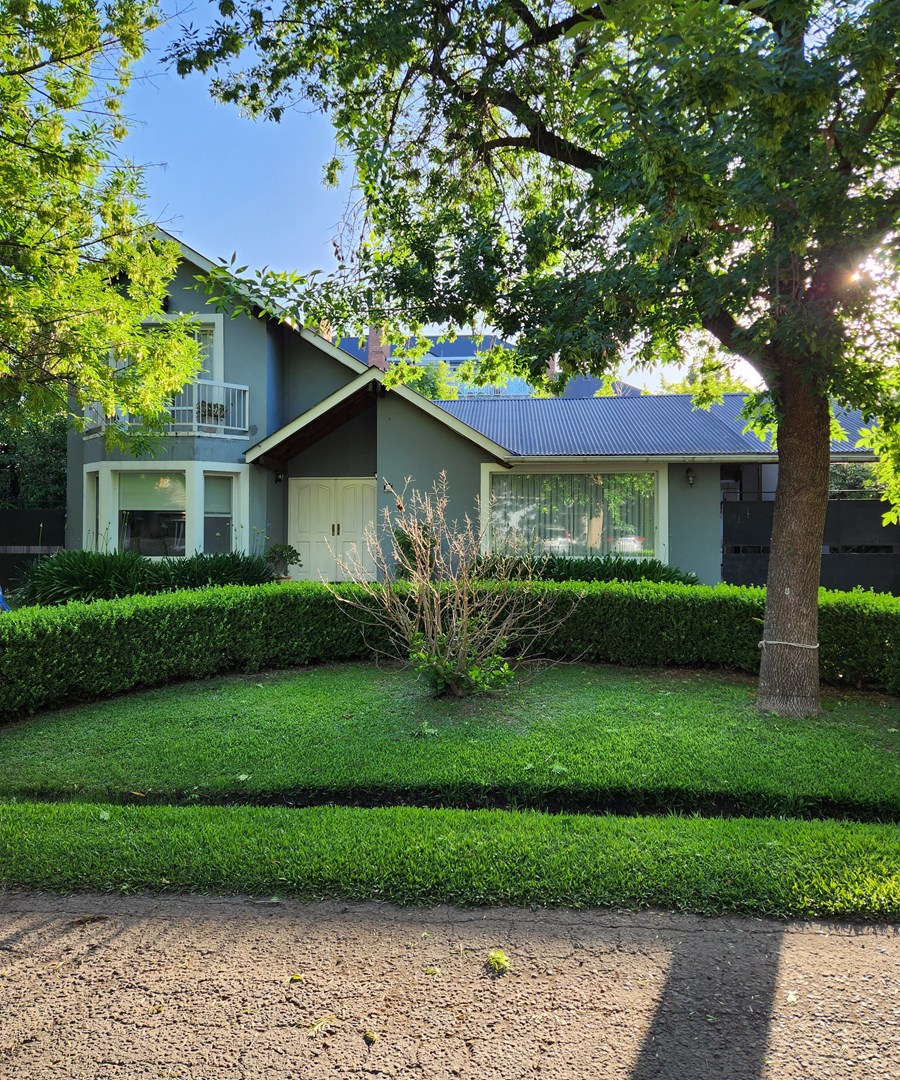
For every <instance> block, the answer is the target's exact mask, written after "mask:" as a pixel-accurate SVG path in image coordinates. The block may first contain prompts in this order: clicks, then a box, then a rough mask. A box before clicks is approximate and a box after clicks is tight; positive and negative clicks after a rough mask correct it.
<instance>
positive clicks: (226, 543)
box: [203, 474, 233, 554]
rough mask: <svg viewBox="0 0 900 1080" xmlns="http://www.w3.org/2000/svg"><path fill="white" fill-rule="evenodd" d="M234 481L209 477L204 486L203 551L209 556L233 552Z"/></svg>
mask: <svg viewBox="0 0 900 1080" xmlns="http://www.w3.org/2000/svg"><path fill="white" fill-rule="evenodd" d="M231 502H232V479H231V477H230V476H215V475H211V474H210V475H207V476H206V477H205V478H204V486H203V550H204V551H205V552H206V553H207V554H211V553H213V552H227V551H231V540H232V533H233V529H232V506H231Z"/></svg>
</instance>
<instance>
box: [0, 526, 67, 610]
mask: <svg viewBox="0 0 900 1080" xmlns="http://www.w3.org/2000/svg"><path fill="white" fill-rule="evenodd" d="M65 539H66V512H65V510H0V586H2V587H3V589H4V590H7V589H10V588H13V587H14V586H15V584H16V582H17V581H18V579H19V577H20V576H21V574H22V571H23V570H24V568H25V567H26V566H27V565H28V563H30V562H31V560H32V559H37V558H39V557H40V556H41V555H52V554H53V552H54V551H56V549H57V548H60V547H62V546H63V544H64V543H65Z"/></svg>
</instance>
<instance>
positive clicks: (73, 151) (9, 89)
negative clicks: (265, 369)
mask: <svg viewBox="0 0 900 1080" xmlns="http://www.w3.org/2000/svg"><path fill="white" fill-rule="evenodd" d="M159 22H160V16H159V14H158V9H157V7H156V5H155V3H153V2H152V0H149V2H148V0H135V2H132V0H112V2H111V3H108V4H104V5H101V4H99V3H97V2H95V0H50V2H42V0H21V2H18V0H17V2H12V0H2V2H0V196H2V204H3V214H2V218H0V250H2V251H3V257H2V258H0V403H2V404H3V405H4V407H5V410H6V415H7V417H8V418H9V420H10V422H11V423H12V424H13V425H14V426H15V425H16V424H18V423H20V422H22V423H24V422H25V421H26V420H28V419H29V418H32V419H33V418H40V417H42V416H55V415H58V414H60V413H66V412H71V416H72V418H73V420H74V422H76V423H78V422H83V408H84V406H86V405H91V404H93V403H96V404H97V405H98V406H99V408H100V411H101V412H102V413H103V414H104V415H105V416H114V415H115V414H116V410H117V409H120V410H121V411H122V412H125V413H130V414H132V415H135V416H140V417H143V418H144V420H145V422H146V423H147V424H152V423H153V422H154V421H156V420H158V419H159V418H160V417H161V415H162V414H163V411H164V406H165V402H166V399H167V398H168V397H170V396H171V395H172V394H173V393H175V392H176V391H178V390H179V389H180V388H181V387H182V386H183V384H184V383H185V381H186V380H187V379H188V378H189V377H190V376H191V375H192V374H193V373H194V372H195V370H196V368H197V364H198V351H197V344H196V342H195V341H194V340H193V338H192V337H191V335H190V332H189V328H188V324H187V320H171V321H169V320H166V319H165V317H164V314H163V300H164V297H165V293H166V288H167V284H168V282H169V280H170V279H171V277H172V276H173V274H174V272H175V268H176V265H177V261H178V258H179V252H178V249H177V247H176V246H175V245H174V244H171V243H168V242H164V241H162V240H161V239H160V238H159V236H158V235H157V234H156V232H155V230H154V229H153V228H152V227H151V226H149V225H148V224H147V223H146V221H145V220H144V219H143V218H142V217H141V214H140V210H139V205H140V203H141V201H142V197H143V192H142V188H141V177H140V174H139V172H138V171H137V170H136V169H135V168H134V167H133V166H131V165H130V164H128V163H122V162H118V161H116V159H115V158H114V156H113V152H112V147H113V146H114V145H115V144H116V143H117V142H118V141H119V140H121V139H122V138H123V137H124V135H125V132H126V125H125V122H124V116H123V111H122V96H123V94H124V92H125V90H126V88H127V86H128V82H129V78H130V68H131V65H132V64H133V63H134V62H135V61H136V60H138V59H139V58H140V57H141V56H142V54H143V52H144V35H145V34H146V33H148V32H149V31H150V30H152V29H153V28H154V27H155V26H157V25H158V24H159ZM154 319H155V320H157V321H156V324H155V325H153V326H151V325H150V323H151V322H153V320H154ZM110 350H112V351H113V352H114V353H115V355H116V356H117V358H119V359H120V360H122V361H123V362H122V363H120V364H117V365H111V364H110V363H109V356H110ZM126 360H127V362H125V361H126ZM108 434H109V437H110V438H113V439H114V438H116V437H117V436H118V437H122V438H124V435H123V433H122V432H120V431H118V430H117V427H116V425H115V424H113V425H112V426H111V427H110V429H109V430H108Z"/></svg>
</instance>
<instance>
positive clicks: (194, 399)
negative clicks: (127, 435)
mask: <svg viewBox="0 0 900 1080" xmlns="http://www.w3.org/2000/svg"><path fill="white" fill-rule="evenodd" d="M249 396H250V388H249V387H247V386H239V385H238V384H237V383H222V382H210V381H208V380H204V379H201V380H198V381H197V382H194V383H188V384H187V386H185V388H184V389H183V390H182V391H181V393H179V394H176V395H175V397H174V398H172V401H171V404H170V405H169V409H168V412H169V421H168V423H167V424H165V426H164V427H163V434H164V435H193V436H196V437H198V438H211V439H241V438H243V439H246V438H248V437H249V435H250V430H249V428H250V422H249ZM85 419H86V426H85V438H90V437H92V436H97V435H102V434H103V431H104V429H105V428H106V426H107V423H108V419H107V417H105V416H103V415H102V414H101V413H100V411H99V409H98V408H97V407H96V406H89V407H88V408H87V409H86V410H85ZM120 419H124V421H125V422H126V423H127V424H130V425H134V426H138V425H139V424H140V418H138V417H133V416H130V415H125V416H123V417H120Z"/></svg>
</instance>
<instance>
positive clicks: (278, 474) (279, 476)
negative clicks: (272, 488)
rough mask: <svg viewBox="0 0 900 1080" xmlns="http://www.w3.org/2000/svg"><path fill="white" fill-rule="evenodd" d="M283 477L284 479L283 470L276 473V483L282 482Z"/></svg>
mask: <svg viewBox="0 0 900 1080" xmlns="http://www.w3.org/2000/svg"><path fill="white" fill-rule="evenodd" d="M283 479H284V473H283V472H277V473H275V483H276V484H280V483H281V481H282V480H283Z"/></svg>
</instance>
